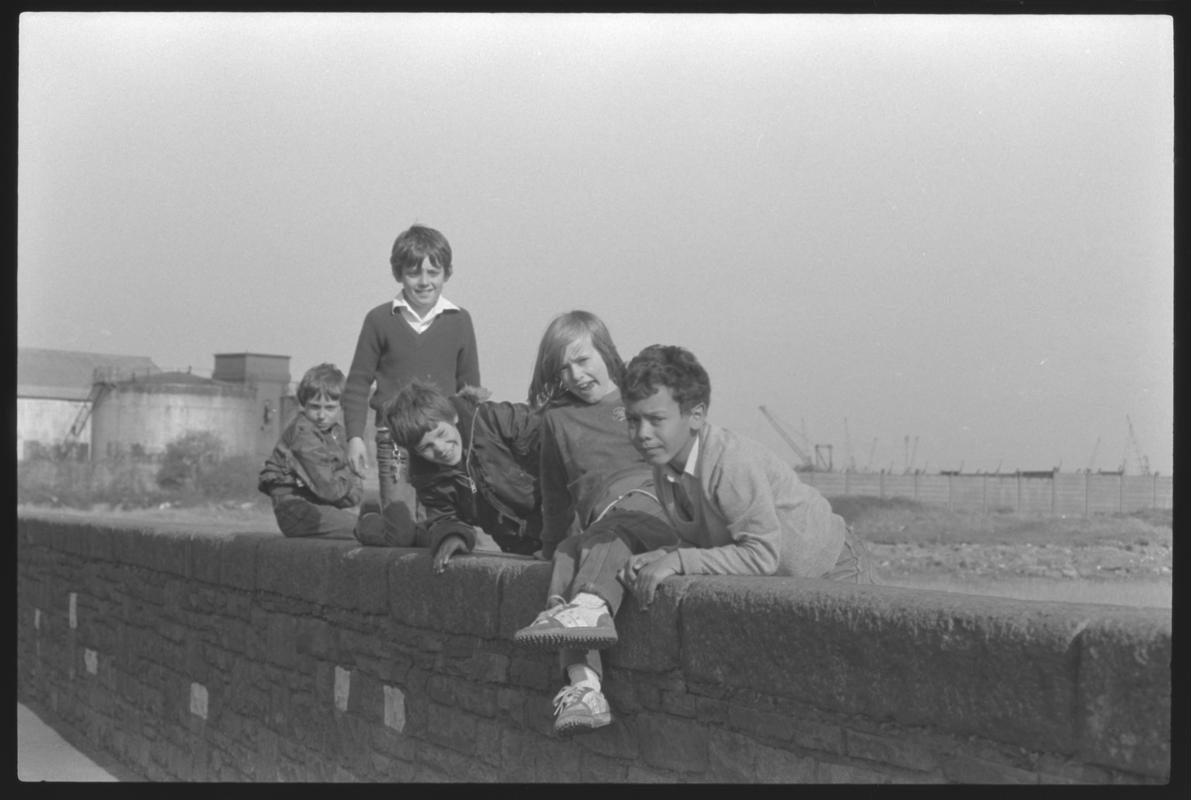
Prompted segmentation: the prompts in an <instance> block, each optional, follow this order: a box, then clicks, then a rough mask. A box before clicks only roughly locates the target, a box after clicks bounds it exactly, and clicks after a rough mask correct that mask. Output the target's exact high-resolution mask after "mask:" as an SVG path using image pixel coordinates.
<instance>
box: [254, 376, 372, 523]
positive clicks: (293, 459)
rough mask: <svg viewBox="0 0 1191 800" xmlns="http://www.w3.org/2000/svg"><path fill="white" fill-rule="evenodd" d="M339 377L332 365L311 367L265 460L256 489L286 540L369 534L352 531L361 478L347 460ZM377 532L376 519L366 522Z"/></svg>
mask: <svg viewBox="0 0 1191 800" xmlns="http://www.w3.org/2000/svg"><path fill="white" fill-rule="evenodd" d="M343 383H344V378H343V373H342V372H340V371H339V370H338V369H337V368H336V367H335V366H334V365H333V364H319V365H318V366H315V367H311V368H310V369H309V370H307V371H306V374H305V375H303V376H302V380H301V381H299V383H298V389H297V392H296V395H297V400H298V404H299V405H300V406H301V408H300V410H299V413H298V414H297V415H296V416H295V417H294V418H293V419H292V420H291V421H290V422H289V424H288V425H286V426H285V430H284V431H282V433H281V437H280V439H279V440H278V442H277V446H276V447H275V448H273V452H272V454H271V455H270V456H269V458H268V459H267V460H266V461H265V467H264V469H262V470H261V473H260V477H259V480H258V483H257V488H258V489H260V491H262V492H264V493H265V494H267V495H269V497H270V498H271V499H272V501H273V514H274V516H275V517H276V518H277V527H278V528H280V529H281V532H282V533H283V534H285V535H286V536H328V535H331V536H334V535H349V534H351V533H353V532H355V533H356V535H357V536H360V535H368V534H367V533H361V532H359V531H356V527H357V523H358V520H357V517H356V512H355V511H354V510H353V506H357V505H359V503H360V499H361V495H362V487H361V485H360V478H359V477H358V476H357V475H356V474H355V473H354V472H353V471H352V469H351V467H350V465H349V464H348V459H347V450H346V446H345V442H344V438H345V437H344V434H343V424H342V422H341V421H340V407H339V398H340V396H341V395H342V394H343ZM363 524H364V525H365V527H367V525H369V524H372V525H374V526H375V527H376V529H378V530H379V527H380V526H379V524H377V521H376V520H364V523H363Z"/></svg>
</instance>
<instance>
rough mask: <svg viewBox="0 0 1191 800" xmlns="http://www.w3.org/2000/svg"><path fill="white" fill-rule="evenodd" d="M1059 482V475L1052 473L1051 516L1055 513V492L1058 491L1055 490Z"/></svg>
mask: <svg viewBox="0 0 1191 800" xmlns="http://www.w3.org/2000/svg"><path fill="white" fill-rule="evenodd" d="M1058 480H1059V473H1057V472H1052V473H1050V513H1051V514H1054V513H1055V492H1056V491H1058V490H1057V489H1056V488H1055V484H1056V483H1057V482H1058Z"/></svg>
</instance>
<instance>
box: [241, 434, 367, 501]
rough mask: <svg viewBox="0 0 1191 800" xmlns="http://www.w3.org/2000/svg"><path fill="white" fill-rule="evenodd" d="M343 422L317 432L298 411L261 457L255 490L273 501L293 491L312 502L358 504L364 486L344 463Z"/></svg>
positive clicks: (344, 437)
mask: <svg viewBox="0 0 1191 800" xmlns="http://www.w3.org/2000/svg"><path fill="white" fill-rule="evenodd" d="M345 442H346V436H345V435H344V430H343V425H342V424H340V423H339V422H336V423H335V424H334V425H332V426H331V427H330V428H328V429H327V430H325V431H320V430H319V429H318V428H317V427H316V426H315V424H314V423H313V422H311V421H310V420H309V419H307V418H306V416H305V415H304V414H302V413H301V412H298V414H297V416H295V417H294V418H293V419H292V420H290V422H289V424H287V425H286V426H285V430H283V431H282V432H281V437H280V438H279V439H278V441H277V446H276V447H274V448H273V452H272V453H271V454H270V455H269V457H268V459H266V460H265V467H264V469H262V470H261V472H260V476H259V478H258V481H257V489H259V490H260V491H261V492H263V493H265V494H267V495H269V496H270V497H272V498H273V499H274V500H277V499H279V498H281V497H283V496H285V495H289V494H296V495H298V496H299V497H302V498H304V499H306V500H309V501H310V502H312V503H317V504H320V505H327V506H334V507H336V508H350V507H351V506H355V505H359V504H360V500H361V499H362V498H363V495H364V489H363V486H362V484H361V481H360V478H359V477H357V476H356V474H355V473H354V472H352V470H351V467H350V466H348V463H347V446H346V444H345Z"/></svg>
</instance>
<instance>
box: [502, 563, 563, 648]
mask: <svg viewBox="0 0 1191 800" xmlns="http://www.w3.org/2000/svg"><path fill="white" fill-rule="evenodd" d="M504 564H505V568H504V570H502V571H501V574H500V625H499V627H498V629H497V633H496V637H495V638H499V639H502V640H504V641H510V640H511V639H512V638H513V634H514V633H516V632H517V630H518V629H520V628H524V627H525V626H526V625H528V624H529V623H531V622H533V621H534V618H535V617H536V616H537V615H538V612H540V611H541V610H542V609H544V608H545V607H546V590H547V589H548V588H549V587H550V565H549V564H547V563H546V562H544V561H537V560H529V559H505V561H504Z"/></svg>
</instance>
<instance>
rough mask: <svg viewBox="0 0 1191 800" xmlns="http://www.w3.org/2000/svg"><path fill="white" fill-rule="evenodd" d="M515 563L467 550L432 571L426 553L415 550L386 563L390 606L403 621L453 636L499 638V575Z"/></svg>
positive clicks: (395, 618)
mask: <svg viewBox="0 0 1191 800" xmlns="http://www.w3.org/2000/svg"><path fill="white" fill-rule="evenodd" d="M516 563H519V562H516V561H513V560H511V559H502V558H496V557H493V556H488V555H476V554H470V555H466V556H456V557H455V558H452V559H451V563H450V564H449V565H448V566H447V570H446V572H444V573H443V574H442V575H435V574H433V573H432V572H431V570H430V554H429V553H423V552H421V551H416V552H413V553H410V554H407V555H404V556H402V557H400V558H397V559H394V560H393V561H392V562H391V563H390V567H389V568H390V573H389V608H390V613H391V614H392V616H393V619H394V620H396V621H397V622H399V623H401V624H404V625H411V626H413V627H416V628H423V629H428V630H433V631H445V632H449V633H451V634H452V635H456V636H458V635H464V636H480V637H484V638H488V639H495V638H497V637H498V635H499V634H498V627H499V620H500V608H501V603H500V584H501V574H502V573H503V572H504V571H505V570H507V569H510V565H511V564H516Z"/></svg>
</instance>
